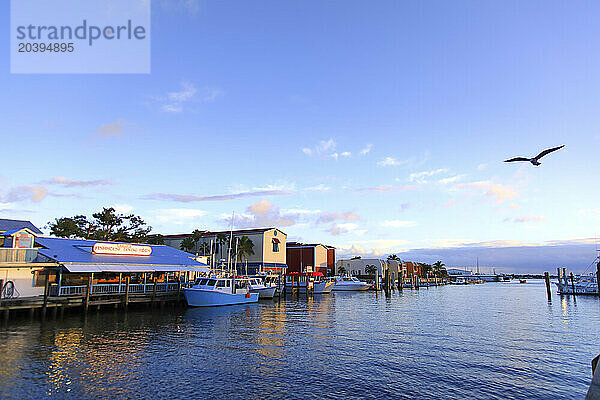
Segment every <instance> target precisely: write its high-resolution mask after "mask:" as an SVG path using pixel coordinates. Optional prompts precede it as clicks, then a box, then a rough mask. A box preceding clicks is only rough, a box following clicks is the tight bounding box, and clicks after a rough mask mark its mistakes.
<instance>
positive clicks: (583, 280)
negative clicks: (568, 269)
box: [554, 273, 598, 295]
mask: <svg viewBox="0 0 600 400" xmlns="http://www.w3.org/2000/svg"><path fill="white" fill-rule="evenodd" d="M562 278H563V279H561V277H559V278H558V282H554V283H555V284H556V286H557V287H558V293H559V294H573V293H575V294H591V295H598V281H597V278H596V275H595V274H593V273H592V274H589V275H579V276H577V277H574V278H573V281H572V282H570V280H569V279H568V277H567V276H563V277H562ZM573 290H575V292H573Z"/></svg>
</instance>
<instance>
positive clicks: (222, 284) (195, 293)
mask: <svg viewBox="0 0 600 400" xmlns="http://www.w3.org/2000/svg"><path fill="white" fill-rule="evenodd" d="M183 294H184V296H185V300H186V302H187V304H188V305H189V306H190V307H215V306H230V305H235V304H248V303H256V302H258V297H259V294H258V293H251V292H250V289H249V288H248V286H247V285H246V283H245V282H244V281H238V280H236V279H233V278H200V279H198V280H197V281H196V283H195V284H194V285H193V286H192V287H190V288H187V289H184V290H183Z"/></svg>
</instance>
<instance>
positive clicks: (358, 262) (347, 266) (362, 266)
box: [335, 258, 387, 276]
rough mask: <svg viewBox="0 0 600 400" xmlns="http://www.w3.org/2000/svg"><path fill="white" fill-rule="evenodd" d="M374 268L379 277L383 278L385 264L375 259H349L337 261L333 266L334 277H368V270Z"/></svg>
mask: <svg viewBox="0 0 600 400" xmlns="http://www.w3.org/2000/svg"><path fill="white" fill-rule="evenodd" d="M369 267H370V268H375V269H376V270H377V273H378V274H379V276H383V274H384V271H385V269H386V268H387V263H386V262H385V260H380V259H377V258H351V259H346V260H338V262H337V263H336V264H335V274H336V275H346V274H349V275H370V274H368V273H367V271H368V269H370V268H369Z"/></svg>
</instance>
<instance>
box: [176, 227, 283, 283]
mask: <svg viewBox="0 0 600 400" xmlns="http://www.w3.org/2000/svg"><path fill="white" fill-rule="evenodd" d="M230 236H233V242H232V248H231V256H230V249H229V238H230ZM243 236H246V237H248V239H250V241H252V244H253V246H252V250H253V252H254V254H250V255H249V256H248V259H247V260H246V259H240V258H239V257H238V259H237V266H238V271H240V272H242V271H243V272H245V271H246V267H247V270H248V273H249V274H255V273H258V272H275V273H278V272H285V268H286V267H287V266H286V242H287V235H286V234H285V233H284V232H283V231H281V230H279V229H277V228H258V229H242V230H235V231H233V234H232V233H231V232H230V231H220V232H210V231H205V232H202V235H201V237H200V239H199V240H198V242H196V243H195V245H194V248H193V249H192V251H191V253H197V254H200V255H213V257H212V258H213V260H212V263H213V266H214V267H219V266H220V265H223V264H226V263H227V262H228V259H231V263H232V264H233V263H235V262H236V259H235V256H233V255H234V254H235V243H236V239H240V238H242V237H243ZM188 237H192V234H191V233H190V234H180V235H166V236H164V242H165V244H166V245H167V246H171V247H174V248H176V249H181V242H182V241H183V240H184V239H185V238H188ZM211 246H212V247H211Z"/></svg>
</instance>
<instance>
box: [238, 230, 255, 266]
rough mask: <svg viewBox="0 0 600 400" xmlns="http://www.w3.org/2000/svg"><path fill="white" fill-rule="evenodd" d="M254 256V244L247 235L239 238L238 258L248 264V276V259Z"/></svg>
mask: <svg viewBox="0 0 600 400" xmlns="http://www.w3.org/2000/svg"><path fill="white" fill-rule="evenodd" d="M252 255H254V243H253V242H252V240H250V238H249V237H248V236H246V235H244V236H242V237H241V238H239V240H238V243H237V256H238V257H239V259H240V261H241V262H244V261H245V262H246V274H247V273H248V258H249V257H250V256H252Z"/></svg>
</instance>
